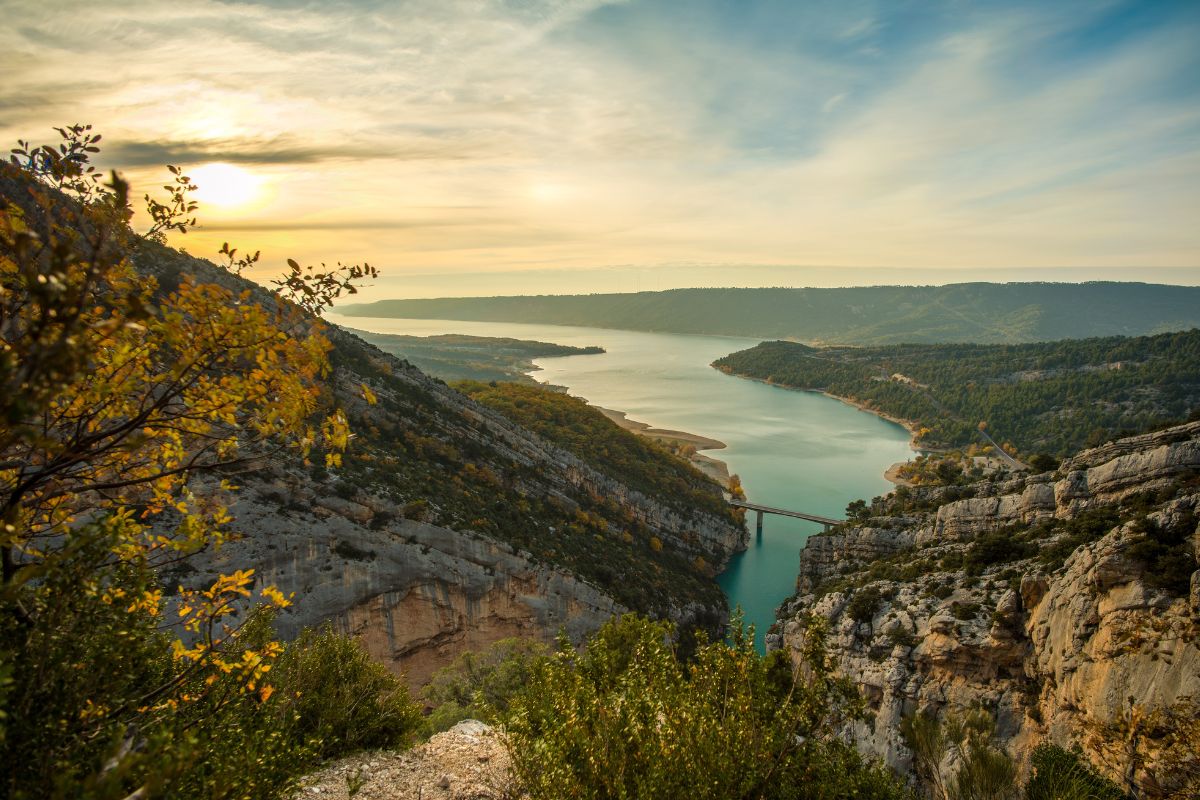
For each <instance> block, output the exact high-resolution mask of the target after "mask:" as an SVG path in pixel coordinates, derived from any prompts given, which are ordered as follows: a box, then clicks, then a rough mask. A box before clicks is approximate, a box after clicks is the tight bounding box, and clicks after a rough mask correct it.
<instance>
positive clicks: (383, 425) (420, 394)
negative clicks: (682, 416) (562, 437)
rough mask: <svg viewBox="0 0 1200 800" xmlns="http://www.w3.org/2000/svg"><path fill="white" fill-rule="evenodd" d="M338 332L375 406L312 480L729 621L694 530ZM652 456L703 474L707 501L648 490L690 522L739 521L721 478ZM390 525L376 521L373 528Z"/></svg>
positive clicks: (341, 367)
mask: <svg viewBox="0 0 1200 800" xmlns="http://www.w3.org/2000/svg"><path fill="white" fill-rule="evenodd" d="M330 338H331V340H332V342H333V345H334V350H333V352H332V353H331V356H330V358H331V361H332V362H333V364H334V379H335V380H339V379H343V380H344V379H345V378H344V377H343V376H350V380H355V381H359V380H366V381H367V382H369V383H370V385H371V386H372V387H374V390H375V393H376V395H377V403H376V404H375V405H373V406H371V405H367V404H365V403H358V404H355V405H350V406H348V407H347V408H346V414H347V418H348V420H349V423H350V425H351V426H352V427H353V428H354V430H355V431H358V432H359V433H360V437H361V438H360V439H359V440H358V441H357V442H356V444H355V446H354V447H352V448H350V450H349V451H348V452H347V453H346V454H345V455H344V457H343V460H342V468H341V469H340V470H339V471H337V473H336V474H334V473H333V472H331V471H328V470H325V469H324V468H323V467H320V466H316V467H313V468H312V470H311V475H312V477H313V478H314V479H315V480H317V481H318V482H320V483H322V484H326V485H330V486H331V488H332V490H333V491H334V492H337V493H338V494H340V495H342V496H343V497H345V498H346V499H353V498H354V497H355V495H356V494H357V493H358V492H361V491H369V492H371V493H374V494H376V495H377V496H382V497H387V498H389V499H391V500H393V501H394V502H396V503H397V504H398V505H399V506H400V507H401V509H402V512H401V513H403V515H404V516H405V517H407V518H409V519H415V520H420V521H423V522H428V523H431V524H436V525H441V526H444V527H449V528H452V529H454V530H458V531H474V532H477V533H479V534H482V535H485V536H488V537H491V538H494V539H498V540H500V541H503V542H507V543H509V544H511V545H512V546H513V547H515V548H518V549H520V550H523V551H525V552H527V553H529V554H530V555H531V556H532V557H533V558H534V559H535V560H538V561H542V562H545V563H548V564H552V565H556V566H559V567H562V568H563V569H565V570H567V571H568V572H571V573H572V574H575V575H578V576H580V577H582V578H584V579H585V580H587V581H589V582H591V583H593V584H595V585H596V586H598V587H600V588H601V589H603V590H604V591H605V592H606V593H607V594H608V595H609V596H611V597H613V598H614V599H616V600H617V601H618V602H620V603H621V604H623V605H624V606H626V607H627V608H630V609H633V610H637V611H640V612H642V613H646V614H649V615H651V616H666V615H669V614H671V613H672V612H673V611H675V610H678V609H679V608H682V607H684V606H689V605H691V606H693V607H695V608H708V609H712V610H713V616H712V617H711V618H706V619H705V624H707V625H708V626H709V627H710V628H711V629H712V630H714V631H715V630H718V629H719V628H720V626H721V625H722V624H723V623H724V618H725V616H726V613H725V608H726V606H725V599H724V595H723V594H722V593H721V591H720V588H719V587H718V586H717V585H716V583H715V582H714V581H713V580H712V579H711V572H712V565H714V564H716V563H717V562H718V561H719V560H720V558H721V554H719V553H714V552H711V551H710V550H708V549H706V547H705V546H704V544H703V543H702V542H700V541H699V540H698V538H696V537H692V539H693V541H684V540H683V539H680V538H677V537H673V536H667V535H665V534H664V533H663V532H662V531H661V530H660V529H658V528H656V527H654V526H653V525H652V524H651V522H649V521H647V520H646V519H644V518H643V517H642V516H641V515H639V513H637V509H636V508H635V507H634V506H633V505H631V504H630V503H629V502H627V500H626V499H625V498H621V497H617V496H613V495H612V494H611V493H606V492H605V491H604V486H601V485H595V486H592V485H585V484H572V483H568V482H566V481H564V480H562V478H561V476H560V475H559V467H557V466H555V467H552V468H551V467H548V466H547V465H546V464H536V463H533V464H531V463H526V462H524V461H522V460H520V459H518V458H516V457H514V456H513V455H512V454H511V453H509V452H507V451H505V450H503V449H501V448H499V447H497V446H496V444H495V440H493V439H491V438H490V437H484V436H480V435H478V434H477V430H479V429H480V428H481V427H482V423H481V422H480V421H479V420H478V419H477V417H472V416H468V415H471V414H477V412H475V411H473V410H472V409H470V408H465V409H462V410H459V409H456V408H454V407H453V406H452V405H449V404H448V403H446V402H445V401H444V400H443V399H441V398H438V397H434V396H433V395H432V394H431V388H432V387H430V386H429V385H428V383H427V382H425V379H424V378H421V379H420V380H415V379H414V378H413V376H412V375H410V374H406V373H405V371H404V367H403V365H401V364H400V363H399V362H397V361H394V360H392V359H391V357H389V356H387V355H385V354H383V353H381V352H379V351H377V350H375V349H374V348H372V347H370V346H369V345H366V344H365V343H363V342H362V341H360V340H358V339H357V338H355V337H352V336H350V335H349V334H346V333H340V332H335V333H332V334H331V337H330ZM489 388H490V387H489ZM522 388H524V389H527V390H528V391H529V392H531V393H532V395H531V396H534V397H541V396H542V393H546V394H554V393H552V392H549V391H548V390H544V389H538V388H537V387H534V386H529V387H522ZM460 399H461V398H460ZM462 402H463V403H466V402H468V401H466V400H463V401H462ZM600 419H601V420H602V421H603V422H604V423H605V424H606V425H611V426H612V427H613V428H615V427H616V426H615V425H612V423H610V422H608V420H606V419H604V418H603V417H600ZM549 438H551V441H553V437H549ZM646 453H647V457H648V458H651V459H654V462H653V463H650V464H648V465H645V466H644V469H651V470H652V469H656V468H662V469H663V472H662V474H663V477H664V479H670V478H671V476H672V475H674V474H675V473H674V472H672V470H677V471H678V474H679V475H683V476H686V478H687V479H688V480H693V479H694V482H693V483H692V484H691V490H692V492H694V493H695V494H696V495H697V497H698V499H699V498H703V497H704V496H705V492H708V493H709V495H708V503H709V508H705V507H702V506H700V505H691V506H689V505H687V504H685V503H683V502H680V501H678V500H676V499H674V498H672V497H670V496H669V495H667V493H666V492H665V491H662V490H661V489H655V488H654V487H648V491H649V493H650V494H652V495H653V496H654V501H655V502H662V503H675V504H676V507H677V508H678V511H679V513H680V516H681V520H682V523H681V524H683V525H684V526H686V525H688V524H689V523H690V524H693V525H696V526H699V525H702V524H713V523H714V516H713V515H714V514H715V513H719V514H720V517H719V518H716V524H728V525H730V526H732V525H734V524H737V523H736V522H735V521H733V520H732V518H731V517H730V516H729V515H730V511H729V509H728V508H727V507H725V506H724V505H723V504H719V503H715V502H714V500H713V498H719V497H720V490H719V488H718V487H717V486H716V485H715V484H713V483H711V482H709V481H708V480H707V479H706V478H704V477H703V476H698V477H696V476H695V475H694V473H692V472H691V471H690V470H689V468H688V467H687V465H686V464H683V463H682V462H679V461H678V460H677V459H675V458H674V457H672V456H670V455H669V454H665V453H662V452H660V451H653V453H651V451H649V450H647V451H646ZM585 460H586V459H585ZM656 464H657V467H656ZM604 474H605V475H608V476H611V479H612V480H615V481H620V482H622V483H624V482H626V480H627V479H628V476H625V475H622V474H620V473H615V472H606V473H604ZM676 480H677V481H678V478H677V479H676ZM672 485H676V484H672ZM277 499H278V501H279V503H280V507H281V511H284V512H287V513H297V514H300V513H303V509H292V508H290V507H289V504H288V500H287V498H286V497H284V496H282V495H281V496H279V497H278V498H277ZM710 509H711V510H710ZM386 522H387V519H386V518H382V517H377V518H376V519H375V521H374V523H373V524H376V525H383V524H386Z"/></svg>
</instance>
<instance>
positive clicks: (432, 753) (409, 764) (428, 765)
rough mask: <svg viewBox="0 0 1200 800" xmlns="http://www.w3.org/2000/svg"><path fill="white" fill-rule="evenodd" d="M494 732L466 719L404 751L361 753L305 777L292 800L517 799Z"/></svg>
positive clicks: (505, 760)
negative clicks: (352, 798)
mask: <svg viewBox="0 0 1200 800" xmlns="http://www.w3.org/2000/svg"><path fill="white" fill-rule="evenodd" d="M517 796H519V795H518V792H517V790H516V788H515V784H514V782H513V778H512V774H511V769H510V762H509V758H508V753H507V751H506V750H505V749H504V742H503V740H502V739H501V736H500V734H499V732H498V731H496V730H494V729H493V728H491V727H489V726H487V725H485V724H484V723H482V722H479V721H478V720H473V719H469V720H464V721H463V722H460V723H458V724H457V725H455V726H454V727H453V728H451V729H450V730H448V731H446V732H445V733H439V734H436V735H435V736H433V737H432V738H431V739H430V740H429V741H428V742H426V743H425V744H423V745H421V746H419V747H414V748H413V749H412V750H408V751H405V752H392V751H382V752H373V753H360V754H358V755H355V756H351V757H350V758H345V759H342V760H341V761H337V762H335V763H333V764H330V765H329V766H327V767H325V768H324V769H322V770H321V771H319V772H316V773H313V774H312V775H310V776H308V777H307V778H306V779H305V780H304V781H303V784H302V785H301V787H300V789H299V790H298V791H297V792H296V793H295V794H294V795H293V800H326V799H328V800H349V798H351V797H354V798H356V800H507V798H514V797H517Z"/></svg>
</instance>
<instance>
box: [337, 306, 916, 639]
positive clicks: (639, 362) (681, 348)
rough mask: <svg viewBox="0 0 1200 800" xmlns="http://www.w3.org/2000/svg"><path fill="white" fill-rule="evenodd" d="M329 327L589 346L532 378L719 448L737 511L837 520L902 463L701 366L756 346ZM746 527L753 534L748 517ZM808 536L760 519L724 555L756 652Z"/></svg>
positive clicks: (865, 430)
mask: <svg viewBox="0 0 1200 800" xmlns="http://www.w3.org/2000/svg"><path fill="white" fill-rule="evenodd" d="M330 321H331V322H335V323H337V324H340V325H345V326H346V327H350V328H360V329H363V330H370V331H375V332H377V333H400V334H408V335H414V336H431V335H435V334H442V333H463V334H471V335H475V336H511V337H514V338H518V339H534V340H538V341H543V342H555V343H558V344H567V345H576V346H585V345H599V346H601V347H603V348H604V349H605V350H606V351H607V352H606V353H604V354H602V355H581V356H564V357H559V358H543V359H538V360H537V361H536V362H535V363H536V364H537V365H538V366H539V367H541V370H539V371H538V372H535V373H533V375H534V377H535V378H537V379H538V380H540V381H544V382H549V383H552V384H557V385H559V386H565V387H567V390H568V391H569V392H570V393H571V394H573V395H576V396H578V397H583V398H586V399H587V400H588V401H589V402H591V403H593V404H595V405H599V406H604V407H605V408H611V409H616V410H618V411H624V412H626V414H627V415H628V416H629V418H630V419H635V420H638V421H640V422H645V423H648V424H650V425H652V426H654V427H656V428H667V429H672V430H682V431H688V432H690V433H697V434H701V435H703V436H708V437H711V438H713V439H719V440H720V441H722V442H724V443H725V444H726V445H727V447H726V448H725V449H723V450H710V451H707V453H708V455H711V456H713V457H715V458H720V459H721V460H723V461H725V462H726V463H727V464H728V465H729V471H730V472H731V473H736V474H737V475H739V476H741V479H742V485H743V487H744V488H745V490H746V496H747V499H748V500H750V501H751V502H755V503H762V504H764V505H769V506H775V507H777V508H786V509H792V510H796V511H804V512H807V513H811V514H818V515H821V516H827V517H837V518H841V517H843V516H845V508H846V504H847V503H849V502H850V501H851V500H855V499H857V498H860V497H861V498H866V499H867V500H870V498H872V497H874V496H876V495H879V494H883V493H885V492H887V491H890V489H891V484H889V483H888V482H887V481H885V480H884V478H883V473H884V471H885V470H886V469H887V468H888V467H889V466H890V465H891V464H894V463H895V462H897V461H903V460H906V459H908V458H910V457H912V455H913V453H912V451H911V450H910V449H909V447H908V441H909V435H908V432H907V431H905V430H904V429H903V428H902V427H900V426H899V425H896V424H894V423H891V422H887V421H886V420H883V419H880V418H879V417H877V416H875V415H874V414H868V413H866V412H863V411H859V410H858V409H856V408H853V407H851V406H848V405H846V404H845V403H842V402H839V401H837V400H833V399H831V398H828V397H825V396H823V395H819V394H815V393H811V392H796V391H790V390H787V389H780V388H778V387H775V386H769V385H767V384H764V383H758V382H756V381H749V380H745V379H743V378H734V377H730V376H728V375H725V374H723V373H721V372H718V371H717V370H715V369H713V368H712V367H710V366H709V364H711V363H712V362H713V361H714V360H716V359H717V358H720V357H721V356H724V355H727V354H728V353H732V352H734V351H735V350H743V349H745V348H747V347H751V346H753V345H754V344H757V342H758V340H757V339H741V338H734V337H726V336H689V335H679V334H667V333H640V332H634V331H620V330H608V329H601V328H574V327H566V326H558V325H522V324H517V323H491V322H459V321H453V320H408V319H381V318H370V317H340V316H338V315H336V314H331V315H330ZM747 519H748V522H749V524H750V526H751V530H752V531H753V524H754V515H753V513H748V514H747ZM819 530H820V526H819V525H817V524H815V523H810V522H804V521H802V520H797V519H790V518H787V517H778V516H772V515H768V516H767V517H766V519H765V527H764V533H763V537H762V539H761V541H755V540H754V539H753V537H752V539H751V542H750V548H749V549H748V550H747V551H746V552H744V553H741V554H738V555H735V556H734V557H733V560H732V561H731V562H730V564H729V567H728V568H727V569H726V571H725V572H724V573H722V574H721V576H720V577H719V578H718V581H719V583H720V584H721V587H722V588H723V589H724V590H725V592H726V594H727V595H728V596H729V603H730V607H733V606H735V605H740V606H741V607H742V609H743V611H744V613H745V617H746V620H747V622H751V623H753V624H754V625H755V627H756V638H757V640H758V642H759V643H760V645H761V642H762V637H763V634H764V633H765V632H766V629H767V628H768V627H769V626H770V625H771V623H772V622H773V621H774V618H775V608H776V606H778V605H779V603H780V602H781V601H783V600H784V599H785V598H786V597H788V596H789V595H791V594H792V593H793V592H794V591H795V584H796V571H797V566H798V564H799V553H800V548H801V547H802V546H803V544H804V541H805V539H807V538H808V536H809V535H811V534H812V533H814V532H816V531H819Z"/></svg>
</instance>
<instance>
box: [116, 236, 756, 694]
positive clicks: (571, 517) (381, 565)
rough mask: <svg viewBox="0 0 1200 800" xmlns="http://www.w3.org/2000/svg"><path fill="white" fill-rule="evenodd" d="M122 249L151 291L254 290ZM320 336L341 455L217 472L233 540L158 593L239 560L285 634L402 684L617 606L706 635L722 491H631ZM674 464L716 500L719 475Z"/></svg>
mask: <svg viewBox="0 0 1200 800" xmlns="http://www.w3.org/2000/svg"><path fill="white" fill-rule="evenodd" d="M139 262H140V264H141V266H142V267H143V268H144V269H146V270H147V271H150V272H152V273H154V274H155V275H156V276H157V277H158V279H159V281H160V283H161V284H162V285H165V286H168V287H169V286H171V285H173V283H175V282H177V281H178V280H180V278H181V276H183V275H194V276H196V277H197V278H198V279H199V280H202V281H209V282H217V283H221V284H223V285H226V286H228V287H229V288H232V289H236V290H238V291H241V290H243V289H249V290H250V291H251V292H252V293H253V294H254V295H255V296H256V297H257V298H258V299H259V300H260V301H265V300H266V299H267V298H266V296H265V293H264V292H263V290H262V289H260V288H258V287H254V286H253V285H251V284H248V283H247V282H246V281H243V280H241V279H240V278H237V277H235V276H232V275H230V274H228V273H226V272H223V271H221V270H219V269H217V268H216V267H214V266H213V265H211V264H209V263H208V262H204V261H201V260H198V259H195V258H191V257H189V256H187V255H185V254H181V253H178V252H176V251H172V250H169V249H166V248H159V247H156V246H154V245H147V246H146V249H145V252H143V253H142V254H140V256H139ZM325 336H326V337H327V338H329V339H330V341H331V342H332V343H333V345H334V349H333V351H332V353H331V356H330V358H331V362H332V364H333V370H332V373H331V375H330V376H329V377H328V379H327V381H326V386H325V395H326V400H327V401H328V402H329V403H330V404H336V405H338V406H339V407H341V408H343V409H344V410H345V412H346V414H347V416H348V418H349V420H350V423H351V428H352V430H353V431H354V434H355V439H354V441H353V442H352V444H351V447H350V449H349V452H348V453H347V454H346V456H345V459H344V465H343V466H342V467H341V468H340V469H336V470H334V469H330V470H327V469H325V468H324V467H322V466H319V465H320V463H321V460H322V455H321V454H320V453H315V454H313V462H314V464H311V465H310V464H305V463H304V462H303V461H302V460H301V459H300V457H299V455H298V454H295V453H290V452H285V453H281V454H275V455H272V456H270V457H265V456H264V457H263V458H262V459H261V460H260V462H259V463H258V464H256V465H255V468H254V469H253V470H251V471H248V472H243V473H241V474H237V475H233V476H228V477H231V478H232V479H233V481H234V482H235V483H237V484H238V485H239V486H240V490H239V491H238V492H237V493H236V494H235V495H234V496H233V497H234V500H235V502H234V505H233V506H232V508H231V511H232V513H233V517H234V519H235V523H234V527H235V528H236V530H237V531H238V532H239V533H240V534H241V536H240V538H238V539H237V540H236V541H233V542H230V543H228V544H226V545H224V546H222V547H221V548H220V549H218V550H215V551H213V552H208V553H202V554H200V555H198V556H196V557H193V558H191V559H189V560H188V561H187V562H186V563H184V564H181V565H179V566H177V567H176V568H175V569H174V570H173V571H172V572H170V573H169V574H167V575H166V576H164V583H165V585H166V586H167V587H168V589H170V588H173V587H175V586H177V585H179V584H183V585H187V586H201V585H207V583H206V582H207V581H209V580H211V578H212V577H213V576H214V575H215V574H217V573H218V572H219V571H221V570H223V569H228V568H231V567H234V566H236V567H238V568H242V569H245V568H253V569H255V570H256V575H257V576H258V578H259V579H260V580H262V581H264V582H268V583H274V584H276V585H277V586H279V587H280V588H281V589H282V590H284V591H285V592H295V593H296V600H295V605H294V606H293V607H292V608H291V609H289V610H288V611H287V612H286V613H285V614H284V615H283V616H282V617H281V619H280V626H281V627H282V629H283V633H284V634H285V635H288V634H291V633H293V632H295V631H296V630H298V629H299V628H300V627H303V626H307V625H317V624H320V623H323V622H326V621H328V622H332V623H333V624H335V625H336V626H338V627H339V628H341V629H343V630H345V631H348V632H351V633H353V634H355V635H357V636H359V637H360V638H361V639H362V640H363V641H364V643H365V644H366V645H367V647H368V648H369V650H370V651H371V652H372V653H373V654H375V655H376V656H378V657H379V658H380V659H381V660H382V661H384V662H385V663H387V664H389V665H391V666H392V667H393V668H395V669H396V670H398V671H403V672H405V673H406V674H407V675H408V677H409V679H410V681H412V682H413V683H421V682H423V681H424V680H425V679H426V678H427V677H428V676H429V675H430V674H431V672H432V671H433V670H435V669H437V668H438V667H440V666H442V665H444V664H446V663H448V662H449V661H451V660H452V659H453V658H454V657H456V656H457V655H458V654H459V653H461V652H462V651H464V650H467V649H476V648H479V647H483V646H485V645H487V644H489V643H491V642H493V641H495V640H497V639H500V638H504V637H507V636H518V635H519V636H530V637H536V638H540V639H543V640H547V641H549V640H551V639H553V638H554V637H555V636H556V635H557V633H558V632H559V631H560V630H565V631H566V632H567V634H568V635H569V636H570V637H571V638H573V639H575V640H579V639H581V638H583V636H584V635H586V634H587V633H589V632H591V631H592V630H594V629H595V628H597V627H599V625H600V624H602V623H603V622H604V621H605V620H606V619H608V618H609V617H611V616H612V615H614V614H618V613H621V612H623V611H626V610H636V611H640V612H642V613H647V614H651V615H654V616H660V617H669V618H671V619H673V620H674V621H676V622H677V623H680V624H681V625H685V626H686V625H692V626H698V627H702V628H706V629H709V630H710V632H713V633H715V632H717V631H718V630H719V629H720V627H721V625H723V623H724V620H725V619H727V616H728V609H727V608H726V605H725V600H724V596H723V595H722V594H721V592H720V589H719V588H718V587H717V586H716V584H715V582H713V581H712V580H711V570H712V568H713V565H716V566H718V567H719V566H720V565H723V564H724V563H725V562H726V561H727V560H728V558H729V556H730V555H731V554H732V553H733V552H734V551H735V550H737V549H739V548H743V547H744V546H745V537H746V533H745V529H744V526H742V525H741V524H740V523H739V521H738V519H737V518H736V517H735V516H734V514H733V513H732V512H731V511H730V512H728V513H716V512H715V511H713V510H712V509H713V508H724V505H723V503H720V502H717V503H715V504H711V507H710V510H704V509H697V508H694V507H689V506H688V505H687V504H684V503H680V502H678V501H677V500H676V499H675V498H671V497H665V498H663V497H654V496H649V495H647V494H645V493H643V492H639V491H635V490H633V489H631V488H629V487H628V486H626V485H625V484H624V483H623V482H622V479H621V476H620V475H613V474H608V473H605V472H602V471H600V470H598V469H595V468H593V467H591V466H589V465H588V464H587V463H585V462H584V461H582V460H581V459H579V458H577V457H576V456H575V455H572V454H571V453H570V452H567V451H566V450H564V449H562V448H561V447H558V446H556V445H554V444H553V443H551V442H548V441H547V440H545V439H543V438H542V437H539V436H538V435H536V434H534V433H532V432H530V431H529V430H526V429H524V428H522V427H520V426H519V425H517V424H515V423H513V422H512V421H510V420H509V419H507V418H506V417H504V416H502V415H501V414H499V413H497V412H495V411H492V410H490V409H488V408H486V407H484V406H481V405H479V404H478V403H475V402H474V401H472V400H471V399H470V398H467V397H465V396H463V395H461V394H459V393H458V392H455V391H454V390H452V389H450V388H449V387H447V386H446V385H445V384H444V383H442V382H441V381H438V380H435V379H433V378H430V377H428V376H426V375H424V374H423V373H421V372H420V371H419V370H417V369H416V368H415V367H413V366H411V365H410V364H408V363H407V362H405V361H403V360H400V359H397V358H395V357H393V356H391V355H388V354H386V353H384V352H382V351H380V350H378V349H377V348H375V347H373V346H372V345H369V344H367V343H366V342H364V341H362V340H361V339H359V338H357V337H356V336H354V335H352V334H350V333H349V332H346V331H342V330H339V329H336V328H328V329H326V331H325ZM364 385H365V386H368V387H370V390H371V392H372V393H373V394H374V395H375V396H376V397H377V403H375V404H370V403H368V402H367V401H366V400H365V399H364V392H363V391H362V387H363V386H364ZM664 458H667V456H664ZM672 463H674V462H672ZM678 467H679V469H682V470H685V471H686V475H687V477H686V479H687V480H689V481H691V480H694V481H696V483H695V486H696V488H697V491H700V492H704V493H709V494H711V495H712V496H714V497H715V498H717V499H718V501H719V499H720V496H721V487H719V486H717V485H716V484H715V483H712V482H711V481H708V480H707V479H705V478H703V476H700V475H696V474H693V473H692V472H691V471H690V470H689V469H688V468H687V466H686V465H684V464H682V462H681V463H680V464H679V465H678Z"/></svg>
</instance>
